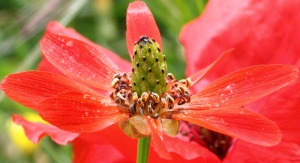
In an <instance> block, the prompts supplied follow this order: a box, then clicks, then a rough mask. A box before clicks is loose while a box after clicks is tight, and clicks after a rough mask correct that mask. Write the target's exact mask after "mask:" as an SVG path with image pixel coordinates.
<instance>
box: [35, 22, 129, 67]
mask: <svg viewBox="0 0 300 163" xmlns="http://www.w3.org/2000/svg"><path fill="white" fill-rule="evenodd" d="M46 33H59V34H62V35H64V36H68V37H71V38H75V39H77V40H81V41H83V42H86V43H88V44H90V45H93V46H94V47H96V48H97V49H98V50H99V51H101V53H103V54H105V55H106V56H107V57H109V58H110V59H111V60H113V62H114V63H115V64H116V65H118V67H119V68H120V69H121V70H123V71H124V72H129V71H131V63H129V62H127V61H125V60H123V59H122V58H120V57H119V56H118V55H116V54H115V53H113V52H112V51H110V50H108V49H106V48H103V47H101V46H99V45H97V44H95V43H93V42H92V41H90V40H88V39H87V38H85V37H84V36H82V35H80V34H79V33H78V32H76V31H75V30H74V29H73V28H65V27H64V26H62V25H61V24H59V23H58V22H55V21H52V22H50V23H49V24H48V25H47V29H46ZM45 60H47V59H45V58H43V60H42V63H40V65H39V70H41V71H45V70H49V69H50V70H51V68H53V67H54V66H51V65H49V64H46V63H47V62H46V61H45ZM49 67H51V68H49ZM44 68H46V69H44ZM50 72H52V71H50Z"/></svg>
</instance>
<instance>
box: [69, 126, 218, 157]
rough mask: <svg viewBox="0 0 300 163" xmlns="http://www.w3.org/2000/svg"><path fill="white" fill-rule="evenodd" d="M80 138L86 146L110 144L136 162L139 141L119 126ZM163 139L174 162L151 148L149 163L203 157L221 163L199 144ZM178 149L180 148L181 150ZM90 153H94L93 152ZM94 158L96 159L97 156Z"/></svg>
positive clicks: (82, 135)
mask: <svg viewBox="0 0 300 163" xmlns="http://www.w3.org/2000/svg"><path fill="white" fill-rule="evenodd" d="M79 138H80V139H82V140H83V141H84V142H85V144H95V143H97V144H104V145H105V144H106V143H108V144H110V145H112V146H113V147H114V148H115V149H117V150H118V151H120V152H121V153H122V154H123V156H124V157H125V158H126V159H127V160H129V161H131V162H135V161H136V151H137V139H132V138H130V137H128V136H127V135H125V134H124V133H123V132H122V131H121V130H120V128H119V127H118V126H117V125H112V126H109V127H107V128H105V129H103V130H101V131H98V132H94V133H82V134H80V136H79ZM163 138H164V143H165V144H167V146H166V147H167V149H168V150H170V152H172V153H170V154H171V156H172V158H173V160H172V161H169V160H166V159H163V158H161V157H160V156H159V154H158V153H157V152H156V151H155V150H154V148H153V146H151V147H150V154H149V162H166V163H181V162H186V161H187V160H189V162H191V163H197V162H201V161H203V160H204V158H203V157H205V160H208V161H207V162H209V163H220V160H218V158H217V157H216V156H215V155H214V154H213V153H208V152H207V151H208V150H207V149H206V150H204V149H203V147H201V146H199V145H197V144H191V143H190V142H182V141H181V140H178V139H176V138H171V137H168V136H164V137H163ZM170 139H171V140H170ZM173 139H174V140H173ZM174 144H178V146H175V147H174V146H173V145H174ZM181 145H182V146H181ZM182 147H185V148H182ZM177 148H180V149H181V150H180V149H177ZM185 149H186V150H185ZM95 150H97V149H95ZM108 150H109V149H108ZM182 150H184V151H182ZM80 152H85V151H78V153H80ZM89 152H90V153H92V152H93V151H89ZM173 152H174V153H173ZM180 152H183V153H180ZM182 154H184V156H182ZM75 157H76V156H75ZM94 157H95V158H96V157H97V156H94ZM184 157H185V158H184ZM190 159H192V160H190Z"/></svg>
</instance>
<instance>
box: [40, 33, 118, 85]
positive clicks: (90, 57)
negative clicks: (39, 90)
mask: <svg viewBox="0 0 300 163" xmlns="http://www.w3.org/2000/svg"><path fill="white" fill-rule="evenodd" d="M41 48H42V51H43V54H44V55H45V57H46V58H47V59H48V60H49V61H50V62H51V63H52V64H53V65H54V66H55V67H56V68H58V69H59V70H60V71H61V72H63V73H64V74H65V75H67V76H68V77H70V78H72V79H75V80H77V81H79V82H81V83H83V84H86V85H88V86H92V87H94V88H98V89H101V90H109V89H111V86H110V83H111V80H112V76H113V75H114V74H116V73H118V72H119V68H118V67H117V66H116V65H115V64H114V63H113V62H112V61H111V60H110V59H109V58H108V57H107V56H105V55H103V54H102V53H101V52H100V51H99V50H98V49H96V48H95V47H93V46H91V45H89V44H87V43H85V42H82V41H79V40H76V39H73V38H70V37H67V36H62V35H57V34H50V33H49V34H46V35H45V36H44V37H43V39H42V40H41Z"/></svg>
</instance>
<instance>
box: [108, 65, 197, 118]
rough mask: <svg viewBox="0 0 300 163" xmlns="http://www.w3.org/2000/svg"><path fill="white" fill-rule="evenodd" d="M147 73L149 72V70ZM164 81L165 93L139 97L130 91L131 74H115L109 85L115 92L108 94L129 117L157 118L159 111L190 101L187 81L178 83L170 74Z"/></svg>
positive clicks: (145, 94)
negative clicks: (146, 116) (165, 84)
mask: <svg viewBox="0 0 300 163" xmlns="http://www.w3.org/2000/svg"><path fill="white" fill-rule="evenodd" d="M162 70H164V69H162ZM132 71H134V70H132ZM148 71H149V72H151V68H149V69H148ZM141 79H142V80H145V77H144V76H142V77H141ZM166 79H167V81H166V83H167V92H164V93H162V94H161V95H159V94H157V93H155V92H142V94H141V95H140V96H139V95H138V94H137V92H135V91H133V90H132V89H131V82H132V79H131V72H130V73H119V74H115V75H114V76H113V80H112V83H111V86H112V88H114V89H115V90H114V91H112V92H110V94H109V96H110V98H111V99H112V100H113V101H115V102H116V104H118V105H119V106H120V108H123V109H124V111H125V112H128V113H130V116H134V115H137V114H138V115H142V116H144V115H149V116H151V117H152V118H158V117H159V115H160V112H161V111H166V110H170V109H173V108H174V106H175V105H176V104H177V105H183V104H185V103H187V102H190V100H191V99H190V92H189V90H188V88H187V83H188V82H187V80H180V81H178V80H176V78H175V77H174V75H173V74H171V73H168V74H167V78H166ZM156 83H159V80H156ZM133 85H135V86H136V83H135V82H133Z"/></svg>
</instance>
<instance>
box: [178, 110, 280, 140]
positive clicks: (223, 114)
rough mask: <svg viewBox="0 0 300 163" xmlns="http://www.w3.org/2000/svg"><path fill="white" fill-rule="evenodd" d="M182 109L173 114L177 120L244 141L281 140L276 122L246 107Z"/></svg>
mask: <svg viewBox="0 0 300 163" xmlns="http://www.w3.org/2000/svg"><path fill="white" fill-rule="evenodd" d="M190 109H191V110H184V111H182V112H179V113H176V114H174V118H175V119H178V120H186V121H188V122H191V123H194V124H197V125H199V126H202V127H205V128H207V129H210V130H213V131H217V132H220V133H223V134H226V135H229V136H233V137H236V138H239V139H242V140H244V141H247V142H250V143H254V144H259V145H264V146H272V145H276V144H278V143H279V142H280V140H281V133H280V130H279V129H278V127H277V126H276V124H274V123H273V122H271V121H270V120H268V119H266V118H264V117H263V116H261V115H259V114H257V113H254V112H251V111H249V110H246V109H228V108H219V109H209V110H201V111H199V110H197V111H196V110H193V109H195V108H190Z"/></svg>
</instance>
